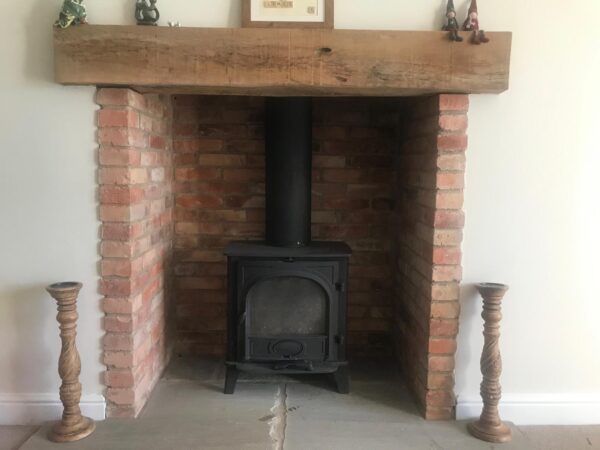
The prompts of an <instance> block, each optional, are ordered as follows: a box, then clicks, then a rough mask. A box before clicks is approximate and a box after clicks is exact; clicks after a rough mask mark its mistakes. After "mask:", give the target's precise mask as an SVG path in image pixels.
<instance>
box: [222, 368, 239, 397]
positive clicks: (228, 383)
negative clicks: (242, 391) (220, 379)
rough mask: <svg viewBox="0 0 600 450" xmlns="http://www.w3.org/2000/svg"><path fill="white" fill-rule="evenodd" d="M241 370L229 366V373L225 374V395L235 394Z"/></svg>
mask: <svg viewBox="0 0 600 450" xmlns="http://www.w3.org/2000/svg"><path fill="white" fill-rule="evenodd" d="M238 375H239V370H237V368H236V367H233V366H227V373H226V374H225V389H223V392H224V393H225V394H233V392H234V391H235V384H236V383H237V379H238Z"/></svg>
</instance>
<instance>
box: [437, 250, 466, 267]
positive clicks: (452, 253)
mask: <svg viewBox="0 0 600 450" xmlns="http://www.w3.org/2000/svg"><path fill="white" fill-rule="evenodd" d="M461 257H462V253H461V250H460V248H459V247H436V248H435V249H434V250H433V263H434V264H460V261H461Z"/></svg>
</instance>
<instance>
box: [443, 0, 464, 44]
mask: <svg viewBox="0 0 600 450" xmlns="http://www.w3.org/2000/svg"><path fill="white" fill-rule="evenodd" d="M446 19H447V20H448V21H447V22H446V25H444V27H443V28H442V29H443V30H444V31H448V32H449V33H448V37H449V38H450V40H451V41H456V42H462V40H463V38H462V37H460V36H459V35H458V30H459V28H460V27H459V26H458V20H456V11H455V9H454V0H448V7H447V8H446Z"/></svg>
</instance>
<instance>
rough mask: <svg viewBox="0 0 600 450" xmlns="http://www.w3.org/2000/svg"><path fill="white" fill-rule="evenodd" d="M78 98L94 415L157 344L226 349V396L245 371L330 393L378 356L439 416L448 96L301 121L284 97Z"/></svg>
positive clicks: (127, 409)
mask: <svg viewBox="0 0 600 450" xmlns="http://www.w3.org/2000/svg"><path fill="white" fill-rule="evenodd" d="M97 100H98V103H99V104H100V105H101V110H100V111H99V116H98V120H99V140H100V158H99V161H100V173H99V182H100V203H101V211H100V213H101V220H102V222H103V224H102V244H101V251H102V258H103V260H102V282H101V289H102V293H103V294H104V296H105V298H104V301H103V309H104V311H105V313H106V318H105V328H106V337H105V339H104V342H103V349H104V362H105V364H106V366H107V372H106V378H105V382H106V385H107V400H108V402H109V414H110V415H111V416H113V417H115V416H135V415H136V414H137V413H138V412H139V411H140V409H141V408H142V407H143V405H144V402H145V400H146V398H147V396H148V395H149V393H150V392H151V390H152V388H153V386H154V383H155V382H156V380H157V379H158V377H159V376H160V373H161V370H162V368H163V367H164V366H165V364H166V363H167V361H168V359H169V356H170V355H198V356H214V357H219V358H223V359H225V360H226V361H227V362H228V367H229V368H230V370H229V372H230V376H229V377H228V383H227V384H228V387H227V388H226V390H228V391H232V390H233V388H234V384H235V383H234V381H235V375H236V373H237V371H238V370H262V371H267V372H270V373H272V372H278V371H288V372H292V373H300V374H305V373H311V372H312V373H317V372H329V373H331V374H337V375H338V377H337V379H336V381H337V382H338V389H339V390H340V391H342V392H344V391H346V390H347V389H348V384H347V383H346V379H345V376H344V373H343V372H344V368H345V367H346V365H345V364H346V362H347V361H350V363H352V361H353V360H356V359H357V358H364V357H369V358H371V359H372V360H374V361H375V363H376V361H377V360H381V359H387V360H394V361H397V362H398V365H399V366H400V367H401V369H402V372H403V374H404V377H405V379H406V381H407V384H408V385H409V387H410V389H411V390H412V391H413V393H414V394H415V398H416V399H417V401H418V403H419V405H420V406H421V408H422V411H423V415H424V416H425V417H427V418H430V419H442V418H450V417H452V416H453V411H454V404H455V399H454V394H453V386H454V374H453V370H454V352H455V350H456V339H455V338H456V334H457V332H458V314H459V302H458V295H459V283H460V276H461V270H460V269H461V266H460V257H461V253H460V244H461V240H462V226H463V221H464V217H463V213H462V198H463V197H462V190H463V185H462V183H463V172H464V166H465V154H464V152H465V149H466V146H467V138H466V127H467V116H466V111H467V109H468V97H467V96H465V95H434V96H426V97H418V98H374V97H373V98H371V97H363V98H313V100H312V119H311V118H310V115H309V114H308V113H307V111H310V108H308V107H307V103H306V102H307V101H306V100H302V99H299V100H296V101H297V102H298V103H299V104H304V107H303V108H302V107H298V109H294V108H293V107H292V108H288V106H289V105H286V104H285V103H286V102H291V101H292V99H288V100H285V99H281V100H278V99H269V98H265V97H260V96H255V97H253V96H204V95H175V96H158V95H154V94H145V95H143V94H140V93H138V92H135V91H133V90H130V89H109V88H103V89H99V91H98V96H97ZM278 102H280V103H281V104H277V103H278ZM309 104H310V103H308V105H309ZM286 109H287V110H288V112H289V111H296V115H297V116H298V117H300V118H304V119H302V120H301V119H299V118H298V117H295V118H294V120H290V122H291V123H293V124H294V125H295V127H297V128H298V130H300V129H302V131H298V130H296V131H294V130H292V131H290V130H289V129H286V125H285V121H284V117H285V114H284V110H286ZM302 111H304V112H302ZM269 117H274V120H279V121H282V122H284V123H280V124H277V125H276V126H275V127H274V128H272V129H269V127H268V123H269V121H270V119H269ZM269 130H272V131H269ZM284 130H286V131H285V132H284ZM278 132H279V133H280V135H279V136H278V135H277V133H278ZM270 133H273V134H270ZM311 134H312V138H311ZM290 136H294V139H290V142H288V143H287V144H286V142H285V140H286V139H288V138H290ZM267 141H268V142H274V144H273V145H271V144H269V145H267ZM271 150H273V151H272V153H269V152H271ZM309 150H310V151H309ZM289 151H292V154H286V152H289ZM278 158H279V160H278ZM293 158H298V160H294V159H293ZM311 159H312V161H311ZM289 161H292V163H293V167H300V168H301V169H300V170H298V169H295V170H294V174H293V175H292V174H287V175H286V174H285V173H284V172H285V168H286V167H290V165H288V164H286V163H288V162H289ZM270 165H273V166H274V167H276V168H279V170H273V171H271V170H270V168H268V166H270ZM310 167H312V170H310V171H309V172H311V173H310V177H309V176H308V174H307V171H306V170H304V169H305V168H310ZM272 175H276V176H275V177H273V176H272ZM298 175H300V177H299V182H298V183H291V182H290V181H292V180H293V179H294V177H297V178H298ZM277 176H279V178H277ZM307 192H311V194H312V195H311V196H307V195H306V193H307ZM291 205H293V207H291ZM287 210H292V211H293V213H294V218H293V220H290V218H291V217H290V215H289V214H287V213H286V211H287ZM350 249H351V250H350ZM224 253H226V255H224ZM350 253H351V254H350ZM230 278H234V280H233V281H232V282H231V283H229V279H230ZM280 298H285V299H287V300H288V301H286V302H279V301H277V299H280ZM228 309H230V314H229V315H228ZM264 311H271V313H272V315H271V316H269V315H265V314H263V312H264ZM300 311H302V312H303V313H300ZM307 312H308V313H307ZM269 317H270V318H271V319H272V320H271V319H269ZM299 317H300V319H301V320H299V319H298V318H299ZM228 318H229V322H228ZM340 369H341V370H340Z"/></svg>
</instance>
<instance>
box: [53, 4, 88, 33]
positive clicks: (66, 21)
mask: <svg viewBox="0 0 600 450" xmlns="http://www.w3.org/2000/svg"><path fill="white" fill-rule="evenodd" d="M85 23H87V14H86V12H85V5H84V4H83V0H64V1H63V5H62V8H61V10H60V15H59V16H58V20H57V21H56V23H55V24H54V26H55V27H59V28H68V27H70V26H71V25H79V24H85Z"/></svg>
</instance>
